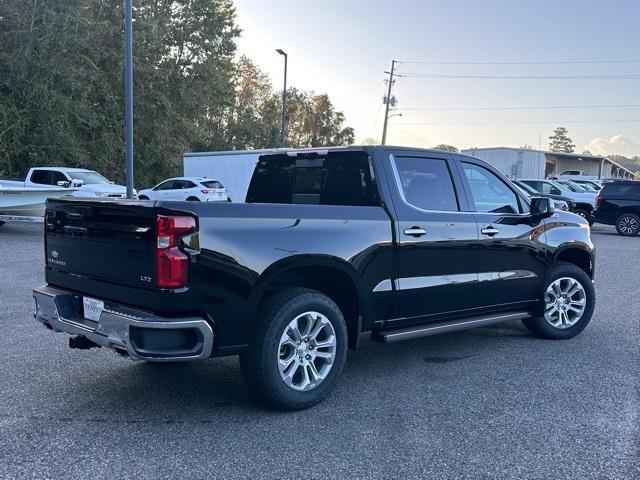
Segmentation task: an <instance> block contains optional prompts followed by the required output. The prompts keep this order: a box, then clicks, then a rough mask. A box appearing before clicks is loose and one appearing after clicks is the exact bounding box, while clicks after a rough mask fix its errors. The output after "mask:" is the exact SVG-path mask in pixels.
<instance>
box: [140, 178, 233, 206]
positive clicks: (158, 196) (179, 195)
mask: <svg viewBox="0 0 640 480" xmlns="http://www.w3.org/2000/svg"><path fill="white" fill-rule="evenodd" d="M138 198H139V199H141V200H178V201H185V200H186V201H193V202H198V201H200V202H228V201H231V200H230V199H229V196H228V195H227V190H226V189H225V188H224V185H222V183H220V182H219V181H218V180H215V179H213V178H204V177H176V178H170V179H168V180H165V181H164V182H160V183H159V184H158V185H156V186H155V187H153V188H148V189H146V190H140V191H139V192H138Z"/></svg>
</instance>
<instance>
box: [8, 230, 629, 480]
mask: <svg viewBox="0 0 640 480" xmlns="http://www.w3.org/2000/svg"><path fill="white" fill-rule="evenodd" d="M594 232H595V233H594V240H595V243H596V244H597V246H598V249H599V251H598V260H597V262H598V263H597V277H598V278H597V280H598V283H597V295H598V305H597V308H596V312H595V315H594V318H593V321H592V323H591V325H590V326H589V328H587V330H586V331H585V332H583V333H582V334H581V335H580V336H579V337H577V338H575V339H573V340H570V341H562V342H560V341H557V342H553V341H543V340H537V339H535V338H533V337H532V336H531V335H529V334H528V333H527V331H525V329H524V328H523V327H522V326H521V325H520V324H519V323H513V324H507V325H505V326H502V327H501V328H482V329H478V330H472V331H467V332H460V333H454V334H448V335H444V336H440V337H430V338H425V339H419V340H414V341H410V342H405V343H401V344H395V345H381V344H377V343H374V342H371V341H370V340H369V339H368V337H367V339H366V340H364V341H363V345H362V347H361V349H359V350H358V351H356V352H351V353H350V354H349V359H348V363H347V367H346V370H345V373H344V376H343V378H342V379H341V381H340V383H339V385H338V387H337V388H336V390H335V391H334V393H333V394H332V395H331V396H330V397H329V398H328V399H327V400H325V402H324V403H322V404H321V405H319V406H317V407H316V408H313V409H311V410H307V411H303V412H297V413H289V414H284V413H279V412H274V411H270V410H265V409H263V408H262V407H261V406H259V405H257V404H256V403H254V401H253V400H252V399H251V397H250V396H249V395H248V392H247V390H246V388H245V387H244V385H243V383H242V380H241V378H240V372H239V369H238V362H237V360H236V359H235V358H231V359H223V360H211V361H207V362H204V363H194V364H185V365H174V366H154V365H147V364H141V363H133V362H130V361H127V360H124V359H120V358H118V357H116V356H115V355H113V354H112V353H110V352H109V351H105V350H104V349H103V350H91V351H89V352H86V351H77V350H76V351H72V350H69V349H68V348H67V346H66V338H65V337H64V336H62V335H57V334H54V333H51V332H49V331H46V330H45V329H44V328H43V327H40V326H38V325H36V323H35V321H34V320H33V318H32V308H33V307H32V303H33V302H32V299H31V288H32V287H33V286H34V285H38V284H40V283H42V281H43V274H42V253H43V246H42V242H41V229H40V228H39V227H37V226H27V225H7V226H5V227H3V228H2V230H0V355H1V356H0V478H7V479H9V478H10V479H18V478H38V479H42V478H90V479H97V478H109V479H113V478H131V477H135V478H138V479H142V478H154V479H155V478H170V479H175V478H189V479H198V478H221V479H222V478H224V479H229V478H303V479H315V478H384V479H390V478H398V479H405V478H447V479H449V478H471V479H478V478H539V479H543V478H544V479H549V478H562V479H569V478H575V479H585V478H607V479H616V478H640V455H639V451H640V432H639V427H638V425H639V422H640V416H639V412H640V399H639V395H640V391H639V387H640V381H639V379H640V373H639V370H638V369H639V367H640V355H639V352H640V346H639V341H640V327H639V325H640V319H639V318H638V313H639V311H640V308H639V307H640V292H639V289H638V286H639V285H640V255H639V254H640V238H623V237H619V236H617V235H615V232H614V231H613V230H612V229H610V228H608V227H596V229H595V231H594Z"/></svg>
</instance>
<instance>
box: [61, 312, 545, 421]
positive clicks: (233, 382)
mask: <svg viewBox="0 0 640 480" xmlns="http://www.w3.org/2000/svg"><path fill="white" fill-rule="evenodd" d="M361 340H362V341H361V346H360V348H359V349H358V350H356V351H350V352H349V356H348V359H347V364H346V366H345V369H344V372H343V375H342V378H341V379H340V381H339V382H338V385H337V388H336V391H335V392H334V393H333V394H332V395H331V396H330V397H329V398H328V399H327V400H325V402H323V403H322V404H320V405H319V406H318V407H316V408H314V409H312V410H311V411H326V408H330V407H329V405H331V406H332V407H333V408H337V407H338V408H339V407H340V405H341V404H343V403H345V402H353V401H354V395H353V394H352V393H351V392H352V391H353V389H356V391H357V390H367V391H369V392H370V391H371V389H372V388H373V389H374V390H375V388H376V387H375V385H376V384H384V382H387V381H388V382H390V383H393V382H394V381H397V375H398V372H403V373H402V374H403V375H404V376H405V377H408V378H411V379H416V380H417V382H419V383H424V384H425V385H427V384H428V382H447V383H450V382H458V380H457V379H456V378H455V377H456V373H455V372H454V371H453V369H458V370H459V369H460V368H463V369H466V368H469V365H467V364H468V363H469V362H477V361H478V360H479V359H481V357H483V356H486V355H488V354H497V355H502V354H501V353H500V352H501V351H504V350H509V349H511V348H513V347H514V345H513V343H518V344H521V343H522V342H529V341H535V339H534V338H533V337H532V336H531V335H530V334H529V333H528V332H527V331H526V330H525V329H524V327H523V326H522V325H520V324H519V323H513V324H503V325H500V326H496V327H485V328H478V329H474V330H468V331H464V332H455V333H450V334H445V335H440V336H436V337H426V338H422V339H415V340H411V341H407V342H401V343H397V344H392V345H385V344H380V343H376V342H373V341H372V340H370V339H369V338H368V335H367V334H363V338H362V339H361ZM97 353H99V354H106V353H107V352H97ZM465 365H466V366H465ZM109 366H110V367H111V368H109V371H108V372H102V374H101V375H98V376H97V377H96V376H86V377H83V378H81V379H75V381H74V382H71V383H67V384H65V391H64V392H60V394H61V395H64V399H65V401H64V404H65V405H69V408H77V405H78V402H80V403H81V404H84V405H85V406H86V407H87V408H85V409H84V410H85V411H88V412H96V411H97V412H103V413H102V414H103V415H104V418H103V417H102V414H101V415H100V416H92V417H84V420H86V421H90V422H91V421H92V422H100V421H101V420H105V421H106V420H107V418H108V419H109V421H110V422H113V421H116V422H121V423H137V422H141V423H145V422H146V423H149V422H151V423H160V424H171V423H207V422H213V421H216V422H219V421H230V420H229V418H231V417H233V418H235V420H233V421H234V422H238V421H251V419H252V418H253V419H255V418H256V417H260V416H264V415H267V416H269V415H271V414H273V415H278V414H279V412H276V411H274V410H272V409H270V408H268V407H265V406H263V405H261V404H260V403H259V402H258V401H256V400H255V399H254V398H253V396H252V395H251V394H250V392H249V390H248V388H247V387H246V386H245V384H244V382H243V379H242V375H241V371H240V366H239V362H238V358H237V357H227V358H218V359H211V360H208V361H205V362H191V363H181V364H153V363H141V362H136V363H127V362H124V361H122V360H119V361H118V362H111V363H110V364H109ZM94 368H101V367H100V366H99V365H98V366H96V367H94ZM381 382H382V383H381ZM458 388H464V384H460V385H459V386H458ZM345 391H346V392H345ZM345 393H346V395H345ZM74 398H77V400H74ZM359 401H361V402H366V401H367V400H366V398H363V399H361V400H359ZM100 405H107V406H108V408H107V411H105V409H104V407H102V408H101V407H100ZM343 406H346V403H345V405H343ZM63 408H64V407H63ZM239 410H241V412H242V415H237V413H238V411H239ZM109 412H111V413H109ZM232 412H235V413H236V415H230V414H231V413H232ZM77 413H78V411H77V410H74V415H75V416H76V417H77ZM298 414H299V415H301V414H303V413H302V412H299V413H298ZM74 415H71V414H70V416H71V417H74Z"/></svg>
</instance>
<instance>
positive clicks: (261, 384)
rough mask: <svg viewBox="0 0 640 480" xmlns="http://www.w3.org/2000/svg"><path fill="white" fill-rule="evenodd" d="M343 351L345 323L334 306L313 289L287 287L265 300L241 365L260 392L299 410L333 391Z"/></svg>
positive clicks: (264, 397)
mask: <svg viewBox="0 0 640 480" xmlns="http://www.w3.org/2000/svg"><path fill="white" fill-rule="evenodd" d="M346 356H347V328H346V325H345V321H344V318H343V316H342V313H341V312H340V309H339V308H338V306H337V305H336V304H335V303H334V302H333V301H332V300H331V299H330V298H329V297H327V296H326V295H323V294H322V293H320V292H317V291H315V290H309V289H306V288H287V289H284V290H281V291H279V292H277V293H275V294H273V295H271V296H270V297H268V298H267V299H266V300H265V301H264V302H263V305H262V308H261V310H260V314H259V319H258V325H257V326H256V332H255V334H254V337H253V339H252V341H251V343H250V345H249V347H248V349H247V351H246V352H244V353H243V354H242V355H241V356H240V366H241V368H242V373H243V375H244V378H245V381H246V382H247V384H248V386H249V387H250V389H251V390H252V391H253V392H254V394H255V395H256V396H257V397H258V398H260V399H261V400H263V401H264V402H266V403H268V404H270V405H272V406H274V407H276V408H279V409H282V410H298V409H302V408H308V407H311V406H313V405H315V404H316V403H318V402H320V401H321V400H323V399H324V398H325V397H326V396H327V395H328V394H329V392H331V390H332V389H333V387H334V385H335V383H336V381H337V380H338V377H339V376H340V374H341V373H342V368H343V366H344V363H345V360H346Z"/></svg>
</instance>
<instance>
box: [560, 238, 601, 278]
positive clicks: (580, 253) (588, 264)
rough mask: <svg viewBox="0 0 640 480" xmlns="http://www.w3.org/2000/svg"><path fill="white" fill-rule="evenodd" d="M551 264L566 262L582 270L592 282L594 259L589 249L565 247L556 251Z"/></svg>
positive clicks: (575, 246)
mask: <svg viewBox="0 0 640 480" xmlns="http://www.w3.org/2000/svg"><path fill="white" fill-rule="evenodd" d="M553 262H554V263H556V262H566V263H571V264H573V265H575V266H576V267H578V268H580V269H581V270H583V271H584V272H585V273H586V274H587V275H589V278H591V279H592V280H593V278H594V273H595V272H594V270H595V257H594V253H593V251H592V250H591V249H589V248H587V247H586V246H579V245H566V246H564V247H562V248H559V249H558V250H556V252H555V254H554V257H553Z"/></svg>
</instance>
